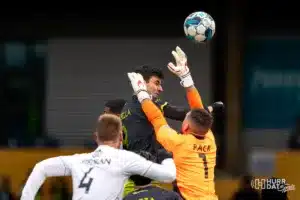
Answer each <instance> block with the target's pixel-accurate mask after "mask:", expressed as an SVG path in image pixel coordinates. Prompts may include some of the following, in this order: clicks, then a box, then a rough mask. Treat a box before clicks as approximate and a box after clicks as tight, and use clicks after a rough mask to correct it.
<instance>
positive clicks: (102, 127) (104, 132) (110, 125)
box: [96, 113, 122, 141]
mask: <svg viewBox="0 0 300 200" xmlns="http://www.w3.org/2000/svg"><path fill="white" fill-rule="evenodd" d="M96 132H97V137H98V139H99V140H101V141H113V140H116V139H117V138H118V137H119V136H120V134H121V133H122V122H121V119H120V118H119V117H118V116H116V115H113V114H107V113H106V114H103V115H100V117H99V118H98V121H97V127H96Z"/></svg>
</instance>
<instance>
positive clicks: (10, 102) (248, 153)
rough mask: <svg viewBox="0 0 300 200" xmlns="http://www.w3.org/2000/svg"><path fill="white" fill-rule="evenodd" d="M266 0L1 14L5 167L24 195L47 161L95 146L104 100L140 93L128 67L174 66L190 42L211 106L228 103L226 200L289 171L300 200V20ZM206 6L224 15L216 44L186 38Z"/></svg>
mask: <svg viewBox="0 0 300 200" xmlns="http://www.w3.org/2000/svg"><path fill="white" fill-rule="evenodd" d="M256 3H257V2H255V1H252V3H249V2H248V3H246V1H244V2H242V1H228V2H225V1H216V0H215V1H210V2H209V3H206V4H205V3H201V5H200V4H197V5H198V6H197V5H193V6H186V7H185V8H183V7H182V8H180V9H179V8H176V7H169V8H168V12H166V8H164V7H160V8H157V7H155V6H154V5H153V6H151V5H149V6H147V9H146V8H145V7H144V6H143V7H140V9H137V8H134V7H132V8H131V9H117V8H114V9H113V10H112V9H109V8H108V7H104V6H101V8H98V10H94V11H91V10H89V12H88V10H81V11H80V12H79V11H77V12H75V11H66V10H65V11H63V12H60V13H59V11H57V13H55V14H54V13H52V14H50V13H48V14H44V13H46V12H42V11H41V12H40V13H38V12H37V11H35V12H31V11H27V12H26V11H25V12H24V10H20V11H17V13H19V15H20V16H18V15H15V14H7V15H5V16H4V17H2V18H1V20H0V21H1V27H2V30H1V33H0V37H1V40H2V43H1V44H0V77H1V78H0V82H1V90H0V91H1V92H0V97H1V101H0V103H1V111H2V115H3V116H4V117H3V119H2V120H0V121H1V122H0V123H1V126H0V127H1V135H0V138H1V139H0V143H1V145H2V146H3V147H2V150H1V151H0V155H1V156H0V158H1V165H0V174H1V175H3V176H8V177H9V178H10V180H11V183H12V190H13V192H15V193H18V192H19V190H20V188H21V186H22V181H23V180H24V179H25V178H26V175H27V174H26V173H27V171H28V170H30V168H31V167H33V165H34V163H35V162H37V161H38V160H41V159H43V158H47V157H50V156H54V155H59V154H61V153H62V154H69V153H75V152H83V151H86V149H85V148H84V146H88V148H90V147H93V146H92V145H93V143H92V140H91V131H92V128H93V125H94V122H95V119H96V117H97V116H98V115H99V113H101V112H102V109H103V104H104V101H105V100H108V99H111V98H114V97H125V98H128V97H130V94H131V93H130V92H131V90H130V88H129V86H128V84H127V80H126V76H125V74H124V73H125V72H126V71H128V70H130V69H131V68H132V67H135V66H137V65H141V64H148V63H149V64H154V65H159V66H161V67H164V66H165V64H166V63H167V62H169V60H170V59H171V54H170V50H171V49H172V48H174V46H175V45H178V44H179V45H180V46H182V47H183V49H184V50H185V51H186V52H187V54H188V55H189V59H190V63H191V64H192V69H193V74H194V77H195V80H196V84H197V86H198V88H199V89H200V92H201V94H202V97H203V98H204V101H205V103H206V104H209V103H211V102H213V101H218V100H222V101H223V102H224V103H225V105H226V111H225V112H224V113H223V114H219V115H218V116H217V117H216V123H215V127H214V129H215V134H216V137H217V141H218V147H219V152H218V155H219V157H218V171H217V192H218V195H219V196H220V199H228V198H229V197H230V196H231V194H232V192H234V191H235V190H236V189H237V187H238V180H239V176H241V175H243V174H245V173H251V174H252V175H254V176H258V177H261V176H263V177H269V176H277V177H280V178H286V179H287V181H288V183H290V184H294V185H295V186H296V191H291V192H290V197H291V199H299V196H300V194H299V192H297V185H298V184H297V183H298V182H299V180H300V179H299V178H300V177H298V176H299V175H298V173H297V171H296V170H297V168H298V166H299V164H298V163H299V162H298V159H299V155H298V153H297V151H296V149H291V145H290V143H289V138H290V136H291V133H294V132H295V134H300V133H299V132H298V131H299V130H298V128H296V124H297V122H296V121H297V117H298V115H299V114H298V113H299V103H298V90H297V89H298V88H299V86H298V85H299V81H298V80H299V67H298V65H299V62H300V60H299V56H298V55H299V49H300V48H299V45H300V43H299V41H300V40H299V37H298V35H299V31H298V29H299V27H298V26H299V25H298V24H297V23H296V20H297V16H296V13H295V12H292V9H291V7H289V8H288V10H289V12H288V13H285V12H284V11H286V10H285V9H284V8H283V7H281V8H280V9H279V8H277V7H276V5H272V6H270V5H267V6H269V7H267V6H266V7H264V5H262V4H260V6H257V4H256ZM281 6H282V5H281ZM195 10H205V11H207V12H208V13H210V14H211V15H212V16H213V17H214V19H215V20H216V27H217V30H216V35H215V38H214V40H213V41H212V42H211V43H209V44H207V45H194V44H192V43H191V42H190V41H188V40H186V39H185V38H184V37H183V29H182V23H183V20H184V18H185V17H186V16H187V15H188V14H189V13H190V12H193V11H195ZM254 11H255V13H253V12H254ZM170 12H172V13H174V14H170ZM85 13H86V14H85ZM137 17H138V18H137ZM278 24H280V26H279V25H278ZM166 74H167V77H166V81H165V83H164V89H165V92H164V95H163V96H164V97H165V99H166V100H169V101H170V102H172V103H174V104H176V105H180V106H184V105H186V104H185V102H184V100H185V99H184V96H183V93H182V96H180V93H179V92H177V90H175V89H174V87H175V84H178V82H177V80H176V79H175V78H174V77H172V76H171V75H169V74H168V73H167V72H166ZM172 124H173V125H174V126H176V127H178V126H179V124H178V123H174V122H172ZM294 129H295V131H293V130H294ZM296 138H297V137H296ZM292 146H293V147H294V146H295V145H292ZM296 148H299V145H298V146H297V145H296ZM3 180H4V179H3ZM2 182H3V181H2ZM0 185H3V184H0ZM4 185H5V184H4ZM6 185H7V183H6ZM48 185H51V183H50V182H49V184H48ZM56 185H58V184H57V183H56ZM48 189H49V187H47V184H46V187H45V188H44V189H43V190H44V191H46V194H48V195H43V196H44V198H45V199H46V198H48V199H53V197H51V196H49V195H53V194H57V190H59V188H58V189H57V188H56V189H50V190H48ZM49 191H50V192H49Z"/></svg>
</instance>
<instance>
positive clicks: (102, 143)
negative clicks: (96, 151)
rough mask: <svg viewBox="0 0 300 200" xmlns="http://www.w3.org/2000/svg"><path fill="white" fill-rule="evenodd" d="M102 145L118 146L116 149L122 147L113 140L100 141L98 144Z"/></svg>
mask: <svg viewBox="0 0 300 200" xmlns="http://www.w3.org/2000/svg"><path fill="white" fill-rule="evenodd" d="M100 145H106V146H110V147H113V148H116V149H119V148H120V147H119V144H118V143H116V142H112V141H105V142H100V143H99V144H98V146H100Z"/></svg>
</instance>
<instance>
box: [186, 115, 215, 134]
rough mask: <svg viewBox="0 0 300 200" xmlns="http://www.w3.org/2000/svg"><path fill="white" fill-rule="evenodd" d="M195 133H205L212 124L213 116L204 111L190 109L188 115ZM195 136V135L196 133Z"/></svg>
mask: <svg viewBox="0 0 300 200" xmlns="http://www.w3.org/2000/svg"><path fill="white" fill-rule="evenodd" d="M189 118H190V119H191V120H192V123H193V124H194V125H195V129H196V130H195V131H196V132H199V133H200V132H201V133H203V132H207V131H208V130H209V129H211V127H212V124H213V121H214V119H213V116H212V115H211V114H210V113H209V112H208V111H207V110H205V109H192V110H191V112H190V115H189ZM196 134H197V133H196Z"/></svg>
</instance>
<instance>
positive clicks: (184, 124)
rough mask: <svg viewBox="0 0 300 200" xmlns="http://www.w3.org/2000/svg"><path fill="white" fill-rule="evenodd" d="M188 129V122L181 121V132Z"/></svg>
mask: <svg viewBox="0 0 300 200" xmlns="http://www.w3.org/2000/svg"><path fill="white" fill-rule="evenodd" d="M188 130H189V124H188V123H183V124H182V127H181V131H182V133H186V132H187V131H188Z"/></svg>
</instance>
